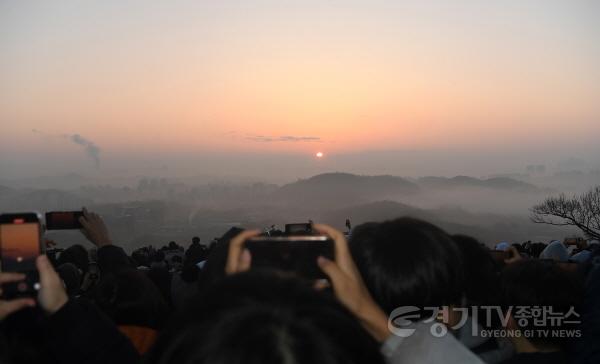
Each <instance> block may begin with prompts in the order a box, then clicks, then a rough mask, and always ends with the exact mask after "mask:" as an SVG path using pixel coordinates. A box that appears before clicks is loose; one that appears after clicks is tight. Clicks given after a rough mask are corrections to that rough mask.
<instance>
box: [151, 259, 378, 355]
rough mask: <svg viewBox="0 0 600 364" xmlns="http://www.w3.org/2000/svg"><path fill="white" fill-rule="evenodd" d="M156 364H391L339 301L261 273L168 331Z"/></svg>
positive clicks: (196, 305)
mask: <svg viewBox="0 0 600 364" xmlns="http://www.w3.org/2000/svg"><path fill="white" fill-rule="evenodd" d="M148 359H149V360H148V362H149V363H154V364H162V363H180V364H188V363H292V362H293V363H297V364H303V363H383V359H382V357H381V354H380V352H379V345H378V343H376V342H375V340H373V339H372V338H371V337H370V336H369V335H368V334H367V332H366V331H365V330H364V329H363V328H362V327H361V326H360V324H359V323H358V322H357V321H356V319H355V318H354V317H353V316H352V315H351V314H350V313H349V312H348V311H347V310H345V309H344V308H343V307H342V306H341V305H340V304H339V303H338V302H337V301H336V300H335V299H334V298H333V296H331V295H329V294H327V293H325V292H319V291H316V290H314V289H313V288H312V287H311V286H310V285H309V284H307V283H305V282H303V281H300V280H297V279H294V278H291V277H286V276H283V275H277V274H274V273H267V272H264V271H263V272H261V271H257V270H253V271H251V272H247V273H242V274H236V275H233V276H230V277H226V278H225V279H223V280H220V281H218V282H216V283H215V284H213V285H211V286H209V287H207V289H206V290H205V291H204V292H203V293H202V294H200V296H199V297H198V298H197V300H196V301H195V302H193V303H192V304H191V305H190V306H189V307H188V308H187V309H186V310H184V311H183V312H182V313H181V314H180V316H179V317H176V318H174V319H173V320H172V321H171V324H170V325H169V326H168V327H167V328H166V329H165V330H164V331H163V333H162V334H161V336H160V337H159V339H158V341H157V342H156V344H155V345H154V347H153V350H152V351H151V353H150V355H149V358H148Z"/></svg>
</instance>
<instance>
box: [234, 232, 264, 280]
mask: <svg viewBox="0 0 600 364" xmlns="http://www.w3.org/2000/svg"><path fill="white" fill-rule="evenodd" d="M259 234H260V230H244V231H242V232H241V233H239V234H237V235H236V236H235V237H234V238H233V239H231V242H229V252H228V253H227V263H226V264H225V273H227V274H228V275H229V274H234V273H239V272H245V271H247V270H248V269H250V265H251V264H252V256H251V255H250V251H249V250H248V249H246V248H244V243H245V242H246V240H247V239H249V238H251V237H254V236H257V235H259Z"/></svg>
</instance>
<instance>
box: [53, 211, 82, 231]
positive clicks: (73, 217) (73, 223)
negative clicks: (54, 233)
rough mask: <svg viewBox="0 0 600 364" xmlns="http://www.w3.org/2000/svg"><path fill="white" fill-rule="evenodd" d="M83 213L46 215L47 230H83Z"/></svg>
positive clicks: (57, 212)
mask: <svg viewBox="0 0 600 364" xmlns="http://www.w3.org/2000/svg"><path fill="white" fill-rule="evenodd" d="M81 216H83V212H82V211H53V212H47V213H46V228H47V229H48V230H67V229H81V223H80V222H79V218H80V217H81Z"/></svg>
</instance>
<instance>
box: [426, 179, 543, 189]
mask: <svg viewBox="0 0 600 364" xmlns="http://www.w3.org/2000/svg"><path fill="white" fill-rule="evenodd" d="M417 181H418V184H419V185H420V186H422V187H427V188H438V189H447V188H460V187H480V188H492V189H501V190H511V191H518V192H541V191H542V190H541V189H540V188H538V187H537V186H534V185H532V184H530V183H526V182H523V181H518V180H515V179H512V178H508V177H494V178H489V179H479V178H474V177H468V176H456V177H453V178H446V177H422V178H419V179H418V180H417Z"/></svg>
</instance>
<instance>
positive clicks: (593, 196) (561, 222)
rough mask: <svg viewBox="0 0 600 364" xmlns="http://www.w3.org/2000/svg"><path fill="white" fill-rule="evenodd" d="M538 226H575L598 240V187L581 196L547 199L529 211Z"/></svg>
mask: <svg viewBox="0 0 600 364" xmlns="http://www.w3.org/2000/svg"><path fill="white" fill-rule="evenodd" d="M531 220H532V221H533V222H535V223H539V224H550V225H556V226H575V227H578V228H579V229H581V230H582V231H583V233H584V234H585V235H587V236H588V237H589V238H594V239H600V186H596V187H594V188H592V189H591V190H589V191H588V192H586V193H584V194H581V195H574V196H573V197H567V196H566V195H565V194H561V195H559V196H557V197H549V198H547V199H546V200H545V201H544V202H542V203H541V204H539V205H536V206H534V207H533V208H532V209H531Z"/></svg>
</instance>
